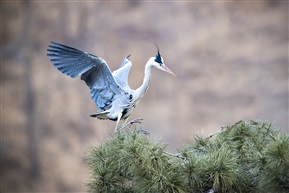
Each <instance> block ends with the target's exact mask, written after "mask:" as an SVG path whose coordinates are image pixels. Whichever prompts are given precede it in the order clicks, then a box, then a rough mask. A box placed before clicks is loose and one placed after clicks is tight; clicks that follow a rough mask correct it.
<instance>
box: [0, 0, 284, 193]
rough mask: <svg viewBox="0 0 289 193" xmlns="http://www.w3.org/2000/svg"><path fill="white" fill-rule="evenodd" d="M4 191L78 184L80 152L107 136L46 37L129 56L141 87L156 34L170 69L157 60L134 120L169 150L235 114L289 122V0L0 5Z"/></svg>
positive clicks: (84, 176)
mask: <svg viewBox="0 0 289 193" xmlns="http://www.w3.org/2000/svg"><path fill="white" fill-rule="evenodd" d="M1 6H2V7H1V20H2V21H1V26H2V28H1V56H2V61H1V131H2V132H1V134H2V136H1V166H2V168H1V192H83V191H85V190H86V189H85V183H86V182H87V180H88V179H89V172H88V169H87V166H86V163H85V161H84V155H85V151H86V149H87V148H88V147H90V146H91V145H93V144H99V143H101V142H104V141H105V140H106V139H108V138H109V136H110V135H112V134H113V129H114V126H115V122H110V121H101V120H96V119H92V118H90V117H89V116H88V115H89V114H91V113H95V112H96V107H95V105H94V103H93V101H92V100H91V99H90V94H89V90H88V88H87V87H86V85H85V83H84V82H82V81H80V80H79V78H76V79H72V78H70V77H68V76H65V75H63V74H61V73H60V72H59V71H58V70H57V69H55V68H54V67H53V65H52V64H51V63H50V62H49V59H48V57H47V56H46V54H47V52H46V49H47V46H48V44H49V43H50V41H56V42H59V43H63V44H66V45H69V46H72V47H76V48H78V49H82V50H85V51H87V52H90V53H92V54H96V55H98V56H101V57H102V58H104V59H105V60H106V61H107V62H108V64H109V65H110V67H111V69H112V70H115V69H116V68H118V67H119V65H120V63H121V62H122V60H123V58H124V57H125V56H126V55H127V54H132V57H131V61H132V63H133V67H132V70H131V73H130V77H129V82H130V86H131V87H132V88H136V87H138V86H139V85H140V84H141V82H142V79H143V70H144V65H145V63H146V62H147V60H148V59H149V57H151V56H154V55H155V54H156V49H155V47H154V45H153V44H152V42H151V40H155V41H156V42H158V44H159V46H160V48H161V52H162V56H163V57H164V59H165V63H166V64H167V66H168V67H170V68H171V69H172V70H173V71H175V72H176V73H177V74H178V75H179V77H180V78H179V79H178V78H174V77H172V76H170V75H168V74H166V73H164V72H161V71H158V70H156V69H153V75H152V76H153V77H152V82H151V86H150V88H149V90H148V92H147V93H146V95H145V97H144V98H143V100H142V101H141V103H140V105H139V106H138V108H136V109H135V111H134V113H133V115H132V116H131V119H133V118H140V117H141V118H143V119H144V121H143V127H144V128H145V129H147V130H149V131H150V132H151V133H153V135H156V136H160V137H161V138H162V139H163V141H165V142H166V143H168V144H169V146H168V149H169V150H170V151H176V150H177V149H178V148H180V147H182V146H183V145H185V144H186V143H188V142H189V141H190V140H191V139H192V136H193V135H194V134H199V135H209V134H211V133H213V132H216V131H217V130H219V129H220V127H221V126H225V125H230V124H233V123H235V122H237V121H239V120H248V119H254V120H256V119H261V120H269V121H271V122H273V123H274V124H275V125H277V126H278V127H280V128H281V129H282V130H283V131H285V132H287V131H288V2H285V1H283V2H281V1H280V2H278V1H265V0H264V1H259V2H248V1H246V2H242V1H232V2H218V1H212V2H186V1H185V2H177V1H168V2H141V1H127V2H124V1H122V2H117V1H113V2H109V1H106V2H93V1H90V2H85V1H84V2H73V1H64V2H57V1H52V2H49V1H23V2H21V1H2V2H1Z"/></svg>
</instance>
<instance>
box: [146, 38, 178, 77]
mask: <svg viewBox="0 0 289 193" xmlns="http://www.w3.org/2000/svg"><path fill="white" fill-rule="evenodd" d="M154 44H155V45H156V47H157V51H158V53H157V55H156V56H155V57H151V58H150V61H151V64H152V66H153V67H156V68H157V69H159V70H162V71H164V72H168V73H170V74H171V75H173V76H175V77H176V76H177V75H176V74H175V73H174V72H173V71H171V70H170V69H169V68H168V67H167V66H166V65H165V63H164V59H163V57H162V56H161V54H160V50H159V47H158V45H157V44H156V43H155V42H154Z"/></svg>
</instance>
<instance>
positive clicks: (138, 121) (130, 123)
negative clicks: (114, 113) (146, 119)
mask: <svg viewBox="0 0 289 193" xmlns="http://www.w3.org/2000/svg"><path fill="white" fill-rule="evenodd" d="M127 119H128V118H127ZM127 119H125V120H124V126H122V127H121V128H120V129H119V130H120V131H121V130H122V129H124V128H126V127H127V126H131V125H132V124H134V123H141V121H142V120H143V119H141V118H138V119H134V120H131V121H130V122H128V123H127V124H125V123H126V121H127Z"/></svg>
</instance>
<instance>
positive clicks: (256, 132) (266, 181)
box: [87, 121, 289, 193]
mask: <svg viewBox="0 0 289 193" xmlns="http://www.w3.org/2000/svg"><path fill="white" fill-rule="evenodd" d="M140 130H141V128H137V129H135V130H129V129H128V130H124V131H122V132H120V133H119V134H116V135H114V136H112V137H111V138H110V139H109V140H108V141H107V142H105V143H103V144H101V145H100V146H95V147H91V149H90V150H89V151H88V155H87V162H88V165H89V168H90V172H91V178H90V181H89V182H88V184H87V187H88V191H89V192H127V193H129V192H154V193H155V192H281V193H283V192H284V193H285V192H289V136H288V134H285V133H282V134H281V133H279V132H278V130H277V128H275V127H274V126H272V125H271V124H270V123H269V122H260V121H239V122H237V123H235V124H234V125H232V126H227V127H224V128H223V129H222V131H221V132H219V133H217V134H215V135H213V136H210V137H200V136H196V137H194V139H193V140H192V142H191V143H190V144H188V145H186V146H185V147H183V148H181V149H179V150H178V153H177V154H171V153H168V152H166V150H165V148H166V146H167V145H166V144H164V143H163V142H161V141H157V142H155V141H154V140H153V139H152V138H151V137H150V136H147V135H144V134H143V133H142V132H140Z"/></svg>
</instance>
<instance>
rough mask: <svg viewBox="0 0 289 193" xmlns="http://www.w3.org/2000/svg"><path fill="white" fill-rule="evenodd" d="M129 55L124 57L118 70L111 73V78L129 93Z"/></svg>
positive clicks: (130, 64)
mask: <svg viewBox="0 0 289 193" xmlns="http://www.w3.org/2000/svg"><path fill="white" fill-rule="evenodd" d="M129 57H130V55H128V56H126V57H125V58H124V60H123V62H122V63H121V65H120V68H119V69H117V70H115V71H113V73H112V76H113V77H114V79H115V81H116V82H117V83H118V84H119V85H120V86H121V88H122V89H123V90H125V91H126V92H131V88H130V87H129V85H128V82H127V80H128V74H129V71H130V68H131V66H132V63H131V61H130V60H129Z"/></svg>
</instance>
